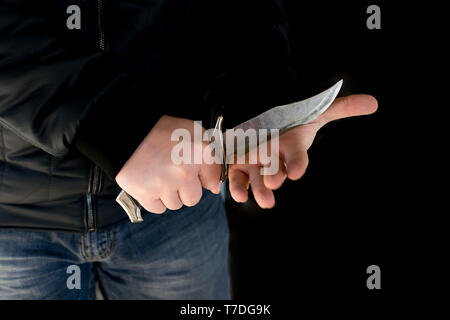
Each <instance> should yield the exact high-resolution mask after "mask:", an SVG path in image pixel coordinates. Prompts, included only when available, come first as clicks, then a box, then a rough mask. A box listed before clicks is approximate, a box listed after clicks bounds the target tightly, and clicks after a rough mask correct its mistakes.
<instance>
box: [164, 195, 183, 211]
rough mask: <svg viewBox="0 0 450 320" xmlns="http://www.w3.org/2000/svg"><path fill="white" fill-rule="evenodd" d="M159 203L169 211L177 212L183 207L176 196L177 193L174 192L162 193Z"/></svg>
mask: <svg viewBox="0 0 450 320" xmlns="http://www.w3.org/2000/svg"><path fill="white" fill-rule="evenodd" d="M161 201H162V203H163V204H164V205H165V206H166V207H167V209H169V210H178V209H180V208H181V207H182V206H183V203H182V202H181V200H180V197H179V196H178V192H176V191H175V192H174V191H168V192H164V193H163V194H162V195H161Z"/></svg>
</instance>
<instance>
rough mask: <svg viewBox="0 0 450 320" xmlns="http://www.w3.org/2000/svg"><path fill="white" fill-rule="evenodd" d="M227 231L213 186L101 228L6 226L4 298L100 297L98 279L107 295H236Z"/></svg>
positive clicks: (0, 249) (1, 258) (0, 255)
mask: <svg viewBox="0 0 450 320" xmlns="http://www.w3.org/2000/svg"><path fill="white" fill-rule="evenodd" d="M0 214H1V213H0ZM228 238H229V232H228V224H227V220H226V215H225V210H224V206H223V201H222V199H221V198H220V196H216V195H214V194H212V193H210V192H207V191H205V192H204V194H203V198H202V200H201V201H200V203H199V204H198V205H197V206H195V207H191V208H188V207H183V208H181V209H180V210H177V211H170V210H169V211H166V213H164V214H162V215H154V214H146V215H144V222H142V223H136V224H132V223H130V222H129V221H126V222H123V223H121V224H119V225H116V226H112V227H111V228H109V229H105V230H103V231H101V232H98V231H97V232H89V233H86V234H75V233H67V232H53V231H48V232H46V231H28V230H18V229H0V299H95V297H96V295H95V291H96V290H95V287H96V284H98V285H99V287H100V288H101V292H102V293H103V296H104V298H105V299H229V297H230V294H229V276H228ZM78 287H79V289H78Z"/></svg>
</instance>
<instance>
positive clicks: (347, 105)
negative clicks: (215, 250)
mask: <svg viewBox="0 0 450 320" xmlns="http://www.w3.org/2000/svg"><path fill="white" fill-rule="evenodd" d="M377 108H378V103H377V100H376V99H375V98H374V97H372V96H369V95H362V94H361V95H351V96H347V97H343V98H338V99H336V100H335V101H334V102H333V104H332V105H331V106H330V108H329V109H328V110H327V111H325V112H324V113H323V114H322V115H321V116H319V117H318V118H317V119H316V120H314V121H313V122H311V123H309V124H306V125H302V126H298V127H295V128H293V129H291V130H289V131H287V132H286V133H284V134H282V135H281V136H280V137H279V151H280V160H279V164H280V168H279V170H278V172H277V173H276V174H274V175H264V176H263V175H261V173H260V167H261V166H260V165H258V164H232V165H230V166H229V173H228V174H229V186H230V193H231V196H232V198H233V199H234V200H235V201H237V202H245V201H247V199H248V188H249V186H251V189H252V191H253V195H254V197H255V200H256V202H257V203H258V205H259V206H260V207H261V208H272V207H273V206H274V205H275V197H274V195H273V192H272V190H275V189H278V188H279V187H281V185H282V184H283V183H284V181H285V179H286V178H288V179H290V180H297V179H300V178H301V177H302V176H303V174H304V173H305V170H306V168H307V166H308V153H307V150H308V149H309V147H310V146H311V145H312V143H313V141H314V137H315V136H316V133H317V131H318V130H319V129H320V128H321V127H323V126H324V125H325V124H327V123H328V122H331V121H334V120H337V119H341V118H347V117H353V116H360V115H367V114H371V113H374V112H375V111H376V110H377Z"/></svg>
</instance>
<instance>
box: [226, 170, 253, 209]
mask: <svg viewBox="0 0 450 320" xmlns="http://www.w3.org/2000/svg"><path fill="white" fill-rule="evenodd" d="M228 181H229V184H230V194H231V197H232V198H233V199H234V201H236V202H246V201H247V200H248V186H249V178H248V175H247V174H246V173H245V172H244V171H241V170H240V169H235V168H234V167H230V172H229V174H228Z"/></svg>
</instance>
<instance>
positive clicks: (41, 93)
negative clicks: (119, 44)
mask: <svg viewBox="0 0 450 320" xmlns="http://www.w3.org/2000/svg"><path fill="white" fill-rule="evenodd" d="M11 3H13V2H12V1H5V2H2V4H1V5H0V125H2V126H4V127H7V128H8V129H10V130H12V131H13V132H14V133H15V134H17V135H18V136H20V137H22V138H23V139H24V140H26V141H28V142H29V143H30V144H32V145H34V146H36V147H38V148H40V149H42V150H44V151H46V152H48V153H50V154H51V155H53V156H56V157H62V156H64V155H65V154H66V153H67V152H68V149H69V146H70V145H71V143H72V142H73V139H74V137H75V134H76V131H77V128H78V126H79V124H80V121H81V120H82V119H83V118H84V117H85V116H86V114H87V113H88V111H89V110H90V108H91V107H92V106H93V105H94V104H96V103H97V102H98V101H100V100H101V99H102V97H104V96H105V95H106V94H107V93H108V92H109V91H111V89H112V88H113V87H115V86H117V85H119V84H120V83H122V82H124V79H125V78H126V74H125V73H123V72H121V71H119V70H115V69H114V68H113V67H112V66H111V63H110V62H109V61H107V60H106V59H104V58H103V57H102V53H101V52H100V51H98V50H95V48H90V49H87V48H79V49H78V48H75V47H74V46H73V45H71V44H70V43H69V42H68V41H67V40H66V39H65V38H64V37H63V36H61V31H58V30H55V29H56V28H55V27H54V25H53V26H52V25H51V24H50V23H49V20H47V19H46V18H44V16H40V15H36V14H34V13H33V8H32V7H28V6H27V5H25V4H20V2H15V3H16V4H11ZM17 3H19V4H17Z"/></svg>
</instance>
